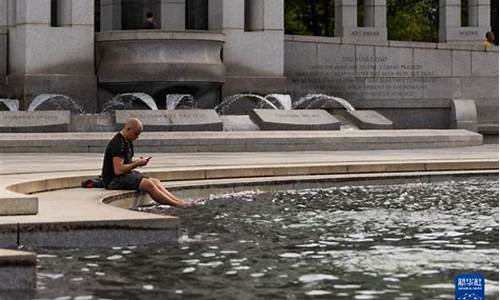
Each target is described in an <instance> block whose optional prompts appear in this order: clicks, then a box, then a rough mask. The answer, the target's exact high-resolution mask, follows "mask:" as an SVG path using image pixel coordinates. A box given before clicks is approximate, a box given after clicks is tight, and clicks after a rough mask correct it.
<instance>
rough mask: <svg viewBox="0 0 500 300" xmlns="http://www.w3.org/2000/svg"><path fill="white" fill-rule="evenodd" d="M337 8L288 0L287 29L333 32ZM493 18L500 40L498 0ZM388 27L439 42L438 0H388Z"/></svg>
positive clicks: (393, 36)
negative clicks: (499, 32)
mask: <svg viewBox="0 0 500 300" xmlns="http://www.w3.org/2000/svg"><path fill="white" fill-rule="evenodd" d="M363 2H364V1H363V0H359V1H358V24H363V13H364V12H363V5H362V4H363ZM463 2H465V3H466V2H467V1H463ZM463 7H464V10H463V11H464V14H463V19H464V22H465V23H467V20H466V19H467V15H466V14H465V12H466V9H467V8H466V7H467V5H465V4H464V5H463ZM334 8H335V1H334V0H285V32H286V33H287V34H299V35H317V36H333V32H334V28H333V26H334V23H335V14H334ZM491 21H492V22H491V23H492V29H493V32H495V35H496V36H497V41H496V43H497V44H498V0H492V1H491ZM387 30H388V35H389V39H390V40H400V41H421V42H437V41H438V39H439V0H387Z"/></svg>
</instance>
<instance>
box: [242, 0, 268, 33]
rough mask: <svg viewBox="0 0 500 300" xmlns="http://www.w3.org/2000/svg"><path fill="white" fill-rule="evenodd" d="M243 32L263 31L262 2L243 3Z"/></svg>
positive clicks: (249, 1)
mask: <svg viewBox="0 0 500 300" xmlns="http://www.w3.org/2000/svg"><path fill="white" fill-rule="evenodd" d="M245 30H246V31H261V30H264V0H246V1H245Z"/></svg>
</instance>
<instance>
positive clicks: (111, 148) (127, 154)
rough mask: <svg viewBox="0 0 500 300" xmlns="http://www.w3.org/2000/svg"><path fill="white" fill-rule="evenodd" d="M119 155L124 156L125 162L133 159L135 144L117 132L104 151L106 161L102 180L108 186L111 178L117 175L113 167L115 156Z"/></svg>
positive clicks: (103, 166)
mask: <svg viewBox="0 0 500 300" xmlns="http://www.w3.org/2000/svg"><path fill="white" fill-rule="evenodd" d="M116 156H119V157H121V158H123V159H124V160H125V161H124V163H125V164H128V163H130V162H131V161H132V157H133V156H134V145H133V144H132V142H128V141H127V140H126V139H125V138H124V137H123V136H122V135H121V134H120V133H117V134H116V135H115V136H114V137H113V139H111V141H109V143H108V146H107V147H106V152H105V153H104V162H103V164H102V174H101V175H102V180H103V182H104V186H108V184H109V182H110V181H111V179H113V178H114V177H116V175H115V171H114V168H113V157H116Z"/></svg>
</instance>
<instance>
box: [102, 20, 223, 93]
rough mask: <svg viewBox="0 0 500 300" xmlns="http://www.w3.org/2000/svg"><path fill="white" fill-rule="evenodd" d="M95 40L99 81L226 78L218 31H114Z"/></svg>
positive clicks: (220, 79) (207, 80) (221, 37)
mask: <svg viewBox="0 0 500 300" xmlns="http://www.w3.org/2000/svg"><path fill="white" fill-rule="evenodd" d="M96 43H97V45H96V51H97V55H98V60H97V73H98V75H99V76H98V77H99V83H101V84H111V83H113V84H116V83H123V84H130V83H137V82H182V83H183V84H189V83H190V82H196V83H198V82H213V83H223V82H224V81H225V67H224V64H223V62H222V59H221V50H222V45H223V43H224V36H223V35H222V34H220V33H196V32H184V33H178V32H162V31H142V30H138V31H132V32H131V31H121V32H116V31H114V32H102V33H97V42H96ZM138 78H140V79H138Z"/></svg>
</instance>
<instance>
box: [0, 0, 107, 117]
mask: <svg viewBox="0 0 500 300" xmlns="http://www.w3.org/2000/svg"><path fill="white" fill-rule="evenodd" d="M68 1H70V2H69V3H66V4H67V6H63V7H65V11H66V12H67V13H68V14H67V16H66V17H65V18H70V20H71V21H69V20H66V22H67V23H69V24H67V25H68V26H65V27H51V26H50V20H51V15H50V14H51V10H50V0H22V1H15V2H17V3H16V4H17V6H16V7H15V9H16V11H17V13H16V15H17V18H15V19H11V20H12V21H13V22H14V25H15V26H11V27H10V28H9V32H8V35H9V52H8V53H9V54H8V55H9V62H8V65H9V74H8V80H7V92H8V95H9V97H12V98H18V99H20V107H21V109H26V108H27V107H28V106H29V104H30V102H31V100H32V99H33V98H34V97H36V96H37V95H39V94H45V93H50V94H65V95H67V96H69V97H71V98H73V99H74V100H75V101H77V102H78V103H79V104H80V105H82V107H84V108H85V110H87V111H89V112H90V111H93V110H94V109H95V105H96V94H97V78H96V76H95V69H94V0H68ZM9 3H10V2H9Z"/></svg>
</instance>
